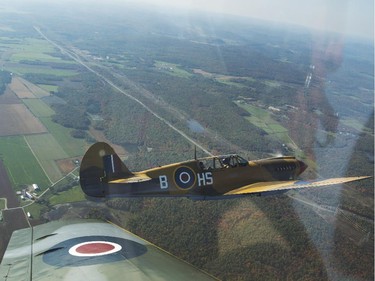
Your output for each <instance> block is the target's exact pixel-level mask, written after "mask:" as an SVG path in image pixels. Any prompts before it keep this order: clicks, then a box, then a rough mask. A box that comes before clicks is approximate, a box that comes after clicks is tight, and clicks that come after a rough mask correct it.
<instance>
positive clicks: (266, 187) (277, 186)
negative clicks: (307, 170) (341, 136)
mask: <svg viewBox="0 0 375 281" xmlns="http://www.w3.org/2000/svg"><path fill="white" fill-rule="evenodd" d="M368 178H371V177H368V176H362V177H345V178H332V179H326V180H312V181H301V180H291V181H273V182H257V183H254V184H249V185H246V186H243V187H241V188H237V189H234V190H231V191H229V192H227V193H225V194H224V195H246V194H252V193H254V194H260V193H266V192H275V191H287V190H291V189H299V188H308V187H320V186H329V185H337V184H343V183H348V182H352V181H359V180H364V179H368Z"/></svg>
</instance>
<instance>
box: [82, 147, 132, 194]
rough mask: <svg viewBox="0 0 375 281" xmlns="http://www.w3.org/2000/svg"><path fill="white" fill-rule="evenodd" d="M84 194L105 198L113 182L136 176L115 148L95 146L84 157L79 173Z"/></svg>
mask: <svg viewBox="0 0 375 281" xmlns="http://www.w3.org/2000/svg"><path fill="white" fill-rule="evenodd" d="M79 176H80V184H81V187H82V190H83V192H84V193H85V194H86V195H88V196H92V197H104V196H105V195H106V194H105V193H106V192H105V190H106V186H107V183H108V182H109V181H111V180H115V179H120V178H129V177H132V176H134V174H133V173H132V172H130V171H129V169H128V168H127V167H126V166H125V164H124V163H123V162H122V161H121V159H120V157H119V156H118V155H117V154H116V153H115V151H114V150H113V148H112V147H111V146H110V145H108V144H107V143H104V142H97V143H95V144H93V145H92V146H91V147H90V148H89V149H88V150H87V152H86V154H85V155H84V156H83V159H82V162H81V167H80V171H79Z"/></svg>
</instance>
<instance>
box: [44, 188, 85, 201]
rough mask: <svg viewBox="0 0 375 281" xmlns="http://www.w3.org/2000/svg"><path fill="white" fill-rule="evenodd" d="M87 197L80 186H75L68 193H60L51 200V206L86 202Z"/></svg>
mask: <svg viewBox="0 0 375 281" xmlns="http://www.w3.org/2000/svg"><path fill="white" fill-rule="evenodd" d="M84 200H85V195H84V193H83V192H82V189H81V187H80V186H75V187H73V188H71V189H69V190H67V191H63V192H59V193H58V194H57V195H52V196H51V197H50V198H49V202H50V203H51V205H57V204H64V203H72V202H79V201H84Z"/></svg>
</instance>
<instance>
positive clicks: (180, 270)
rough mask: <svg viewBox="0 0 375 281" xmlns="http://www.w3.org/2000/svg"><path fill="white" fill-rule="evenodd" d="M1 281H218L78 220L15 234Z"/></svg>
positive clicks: (98, 224) (121, 234) (112, 228)
mask: <svg viewBox="0 0 375 281" xmlns="http://www.w3.org/2000/svg"><path fill="white" fill-rule="evenodd" d="M19 209H20V208H19ZM24 217H25V215H24ZM18 219H22V217H21V218H20V217H19V218H18ZM0 280H4V281H20V280H25V281H26V280H30V281H31V280H39V281H43V280H45V281H47V280H111V281H114V280H218V279H217V278H215V277H214V276H211V275H209V274H208V273H206V272H204V271H202V270H200V269H198V268H196V267H194V266H193V265H191V264H189V263H187V262H185V261H183V260H181V259H179V258H177V257H175V256H173V255H172V254H170V253H168V252H166V251H164V250H162V249H160V248H159V247H157V246H155V245H153V244H151V243H149V242H147V241H146V240H143V239H142V238H140V237H138V236H136V235H135V234H133V233H130V232H128V231H126V230H124V229H121V228H120V227H118V226H116V225H114V224H112V223H110V222H103V221H99V220H89V219H85V220H83V219H80V220H72V221H53V222H49V223H46V224H42V225H38V226H34V227H30V228H24V229H20V230H16V231H14V232H13V234H12V237H11V239H10V241H9V244H8V247H7V250H6V252H5V254H4V257H3V260H2V263H1V264H0Z"/></svg>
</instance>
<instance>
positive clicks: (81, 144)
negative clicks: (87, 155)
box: [40, 117, 87, 158]
mask: <svg viewBox="0 0 375 281" xmlns="http://www.w3.org/2000/svg"><path fill="white" fill-rule="evenodd" d="M40 121H41V122H42V123H43V124H44V125H45V126H46V127H47V129H48V131H49V132H50V133H51V134H52V135H53V136H54V138H55V139H56V140H57V142H58V143H59V144H60V145H61V147H62V148H63V150H64V151H65V152H66V153H67V155H68V156H67V158H70V157H75V156H81V155H83V153H84V151H85V150H86V147H87V144H86V141H84V140H82V139H75V138H72V137H71V136H70V131H71V129H68V128H65V127H63V126H61V125H59V124H57V123H55V122H53V121H52V120H51V118H50V117H41V118H40Z"/></svg>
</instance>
